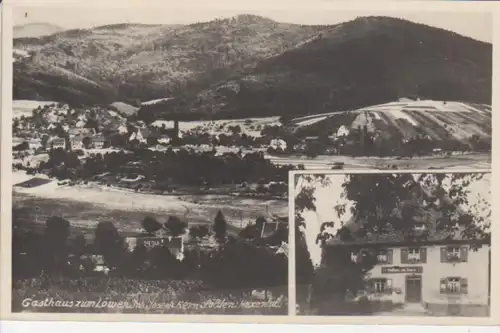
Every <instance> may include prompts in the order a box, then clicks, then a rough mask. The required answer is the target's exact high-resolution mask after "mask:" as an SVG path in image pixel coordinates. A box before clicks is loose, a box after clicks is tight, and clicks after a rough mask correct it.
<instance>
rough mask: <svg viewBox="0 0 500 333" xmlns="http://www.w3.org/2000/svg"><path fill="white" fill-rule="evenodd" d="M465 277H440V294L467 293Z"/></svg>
mask: <svg viewBox="0 0 500 333" xmlns="http://www.w3.org/2000/svg"><path fill="white" fill-rule="evenodd" d="M467 287H468V286H467V279H465V278H460V277H447V278H443V279H441V282H440V292H441V294H467Z"/></svg>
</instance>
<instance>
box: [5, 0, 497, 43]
mask: <svg viewBox="0 0 500 333" xmlns="http://www.w3.org/2000/svg"><path fill="white" fill-rule="evenodd" d="M255 1H256V2H255ZM255 1H252V2H245V3H246V4H247V5H246V7H245V8H240V7H241V6H239V7H238V6H233V7H232V8H231V7H228V6H219V7H218V8H217V6H216V5H215V3H214V2H210V4H213V5H212V6H210V7H209V6H207V5H205V6H204V7H202V5H197V6H195V5H191V6H189V5H185V6H182V5H180V4H179V3H178V4H177V5H176V6H175V7H172V6H171V7H166V6H164V7H158V6H159V5H156V7H146V6H142V7H129V8H109V7H107V8H106V7H103V8H99V9H98V10H97V9H96V8H93V7H90V6H87V7H78V8H75V7H73V8H72V7H71V6H67V7H61V6H58V7H55V6H52V7H47V6H45V7H41V6H39V7H33V6H31V7H26V6H25V7H21V6H17V7H15V8H14V9H13V21H14V25H21V24H27V23H40V22H45V23H51V24H55V25H58V26H60V27H62V28H65V29H74V28H91V27H94V26H100V25H106V24H115V23H144V24H190V23H195V22H204V21H210V20H213V19H214V18H223V17H231V16H235V15H238V14H254V15H260V16H264V17H267V18H270V19H274V20H276V21H279V22H288V23H298V24H336V23H340V22H345V21H349V20H352V19H354V18H356V17H357V16H369V15H383V16H394V17H399V18H403V19H408V20H410V21H414V22H417V23H423V24H427V25H431V26H434V27H438V28H443V29H447V30H451V31H454V32H456V33H459V34H461V35H465V36H468V37H472V38H475V39H478V40H482V41H486V42H491V41H492V18H491V15H490V14H488V13H482V12H464V11H455V12H450V11H446V12H443V11H427V12H424V11H420V12H416V11H414V10H413V11H406V12H403V11H394V10H393V11H392V12H391V11H387V10H385V11H384V10H378V11H373V10H370V11H368V10H365V11H360V10H356V11H346V10H334V9H332V7H328V8H327V9H325V8H321V5H316V6H313V5H311V6H309V7H307V8H304V7H294V6H286V7H281V9H278V7H276V6H273V7H270V6H266V7H267V8H265V7H264V6H263V5H260V6H259V5H258V4H257V3H258V2H259V0H255ZM315 2H316V3H321V1H319V0H308V3H311V4H314V3H315ZM194 3H196V1H194V2H191V4H194ZM252 4H254V5H252ZM222 8H225V9H222Z"/></svg>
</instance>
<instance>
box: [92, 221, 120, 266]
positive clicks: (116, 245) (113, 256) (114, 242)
mask: <svg viewBox="0 0 500 333" xmlns="http://www.w3.org/2000/svg"><path fill="white" fill-rule="evenodd" d="M94 245H95V248H96V250H97V251H98V253H99V254H101V255H102V256H103V258H104V260H105V262H106V265H107V266H108V268H110V269H114V268H117V267H118V266H119V265H120V264H121V263H122V259H123V255H124V253H125V244H124V241H123V238H122V237H121V236H120V234H119V232H118V229H116V227H115V225H114V224H113V222H111V221H101V222H99V224H98V225H97V228H96V230H95V239H94Z"/></svg>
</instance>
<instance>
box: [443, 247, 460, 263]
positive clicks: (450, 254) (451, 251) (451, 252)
mask: <svg viewBox="0 0 500 333" xmlns="http://www.w3.org/2000/svg"><path fill="white" fill-rule="evenodd" d="M446 259H448V260H450V261H452V260H457V261H458V259H460V248H459V247H449V248H447V249H446Z"/></svg>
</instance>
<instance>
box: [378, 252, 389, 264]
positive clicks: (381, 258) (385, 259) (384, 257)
mask: <svg viewBox="0 0 500 333" xmlns="http://www.w3.org/2000/svg"><path fill="white" fill-rule="evenodd" d="M377 262H378V263H379V264H392V250H390V249H389V250H379V251H378V252H377Z"/></svg>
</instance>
